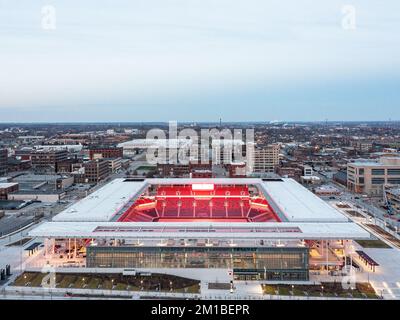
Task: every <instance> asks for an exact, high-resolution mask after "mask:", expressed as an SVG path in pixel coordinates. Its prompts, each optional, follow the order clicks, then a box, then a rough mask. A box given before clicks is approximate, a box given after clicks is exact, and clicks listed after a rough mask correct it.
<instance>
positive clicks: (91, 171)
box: [83, 159, 110, 183]
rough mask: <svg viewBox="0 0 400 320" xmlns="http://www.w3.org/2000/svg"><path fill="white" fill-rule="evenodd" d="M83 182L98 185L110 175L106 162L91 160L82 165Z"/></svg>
mask: <svg viewBox="0 0 400 320" xmlns="http://www.w3.org/2000/svg"><path fill="white" fill-rule="evenodd" d="M83 167H84V168H85V180H86V182H88V183H98V182H99V181H101V180H103V179H105V178H106V177H107V176H108V175H109V174H110V169H109V164H108V161H106V160H101V159H97V160H91V161H89V162H86V163H84V164H83Z"/></svg>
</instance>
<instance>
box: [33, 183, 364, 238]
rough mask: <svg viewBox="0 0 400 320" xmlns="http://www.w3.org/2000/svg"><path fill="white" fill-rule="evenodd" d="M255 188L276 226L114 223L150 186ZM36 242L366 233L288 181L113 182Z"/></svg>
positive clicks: (49, 225)
mask: <svg viewBox="0 0 400 320" xmlns="http://www.w3.org/2000/svg"><path fill="white" fill-rule="evenodd" d="M192 184H218V185H243V184H245V185H255V186H257V187H258V189H259V191H260V192H262V193H263V194H264V196H265V198H266V200H267V201H268V202H269V204H270V206H271V207H272V208H273V209H274V211H275V212H276V214H278V215H279V217H280V218H281V219H280V220H281V221H282V222H262V223H256V222H246V223H244V222H215V221H211V222H210V221H208V222H205V221H203V222H199V221H196V222H161V221H160V222H114V221H112V220H113V218H114V217H115V216H117V215H118V214H120V213H121V211H122V209H123V208H124V207H127V206H128V205H130V204H131V203H133V202H134V201H135V200H136V199H137V198H138V197H139V196H140V195H141V194H142V193H143V192H144V191H145V190H146V189H147V187H149V186H150V185H192ZM30 235H31V236H40V237H81V238H96V237H124V238H138V239H139V238H146V239H147V238H158V239H164V238H170V237H181V238H193V237H194V238H210V237H212V238H223V237H225V238H227V237H228V238H232V239H268V238H271V239H274V238H275V239H361V238H369V233H368V232H367V231H365V230H364V229H363V228H361V227H360V226H358V225H357V224H355V223H353V222H351V221H350V220H349V219H348V218H347V217H345V216H344V215H343V214H342V213H340V212H339V211H338V210H336V209H335V208H333V207H331V206H330V205H329V204H327V203H326V202H324V201H323V200H321V199H320V198H318V197H317V196H315V195H314V194H313V193H311V192H310V191H308V190H307V189H306V188H304V187H303V186H301V185H300V184H298V183H297V182H295V181H294V180H292V179H274V180H267V179H264V180H263V179H248V178H238V179H147V180H129V179H115V180H113V181H112V182H110V183H108V184H106V185H105V186H103V187H102V188H100V189H98V190H97V191H95V192H94V193H92V194H91V195H89V196H88V197H86V198H85V199H83V200H81V201H79V202H77V203H76V204H74V205H72V206H70V207H69V208H67V209H66V210H64V211H63V212H61V213H60V214H58V215H57V216H55V217H54V218H53V221H52V222H46V223H43V224H41V225H40V226H38V227H37V228H35V229H34V230H32V231H31V232H30Z"/></svg>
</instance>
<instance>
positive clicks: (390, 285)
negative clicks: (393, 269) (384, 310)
mask: <svg viewBox="0 0 400 320" xmlns="http://www.w3.org/2000/svg"><path fill="white" fill-rule="evenodd" d="M371 284H372V286H373V287H374V289H375V291H376V293H377V294H378V295H380V296H382V297H383V298H384V299H400V282H386V281H383V282H378V281H373V282H371Z"/></svg>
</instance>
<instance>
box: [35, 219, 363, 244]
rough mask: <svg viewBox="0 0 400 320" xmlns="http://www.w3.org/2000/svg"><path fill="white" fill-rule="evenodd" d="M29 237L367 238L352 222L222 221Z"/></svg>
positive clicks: (88, 228) (59, 226)
mask: <svg viewBox="0 0 400 320" xmlns="http://www.w3.org/2000/svg"><path fill="white" fill-rule="evenodd" d="M29 235H30V236H32V237H35V236H38V237H49V238H51V237H61V238H62V237H71V238H75V237H76V238H115V237H117V238H131V239H171V238H179V239H200V238H203V239H208V238H213V239H218V238H221V239H237V240H251V239H253V240H257V239H330V240H332V239H366V238H369V237H370V236H369V233H368V232H367V231H366V230H364V229H363V228H361V227H359V226H358V225H357V224H355V223H323V224H321V223H293V222H290V223H279V222H271V223H250V224H249V223H234V224H232V223H224V222H212V223H210V222H196V223H190V222H167V223H161V222H158V223H146V222H144V223H139V222H108V223H106V224H104V223H94V222H88V223H75V222H46V223H43V224H41V225H40V226H38V227H37V228H36V229H34V230H32V231H30V232H29Z"/></svg>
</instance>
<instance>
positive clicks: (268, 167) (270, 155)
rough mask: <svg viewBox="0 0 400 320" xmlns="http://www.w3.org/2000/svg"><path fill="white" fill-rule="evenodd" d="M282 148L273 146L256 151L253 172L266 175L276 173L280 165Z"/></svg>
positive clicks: (259, 148) (257, 148)
mask: <svg viewBox="0 0 400 320" xmlns="http://www.w3.org/2000/svg"><path fill="white" fill-rule="evenodd" d="M279 151H280V146H279V145H277V144H271V145H268V146H265V147H256V148H255V149H254V163H253V172H256V173H266V172H275V171H276V168H277V167H278V165H279Z"/></svg>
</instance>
